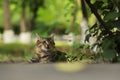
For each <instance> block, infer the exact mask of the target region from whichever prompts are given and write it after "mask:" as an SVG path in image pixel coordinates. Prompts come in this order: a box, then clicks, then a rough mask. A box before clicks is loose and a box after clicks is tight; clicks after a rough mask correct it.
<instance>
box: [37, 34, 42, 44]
mask: <svg viewBox="0 0 120 80" xmlns="http://www.w3.org/2000/svg"><path fill="white" fill-rule="evenodd" d="M36 37H37V42H36V44H37V45H39V43H40V41H41V40H42V37H40V36H39V35H38V34H36Z"/></svg>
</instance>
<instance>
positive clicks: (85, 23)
mask: <svg viewBox="0 0 120 80" xmlns="http://www.w3.org/2000/svg"><path fill="white" fill-rule="evenodd" d="M81 8H82V15H83V17H82V21H81V23H80V26H81V43H84V42H85V36H86V33H85V32H86V30H87V29H88V16H87V10H86V6H85V2H84V0H81Z"/></svg>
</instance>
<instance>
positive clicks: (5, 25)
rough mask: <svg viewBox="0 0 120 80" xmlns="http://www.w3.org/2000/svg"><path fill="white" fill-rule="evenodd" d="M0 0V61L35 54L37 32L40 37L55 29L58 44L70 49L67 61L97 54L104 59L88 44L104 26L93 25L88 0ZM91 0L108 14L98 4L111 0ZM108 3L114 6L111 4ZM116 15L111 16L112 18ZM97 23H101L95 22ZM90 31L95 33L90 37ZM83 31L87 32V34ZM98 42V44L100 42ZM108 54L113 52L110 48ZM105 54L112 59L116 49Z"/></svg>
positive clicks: (101, 4)
mask: <svg viewBox="0 0 120 80" xmlns="http://www.w3.org/2000/svg"><path fill="white" fill-rule="evenodd" d="M0 2H1V3H0V61H1V62H2V61H13V62H14V61H16V60H18V61H21V60H28V59H30V58H31V57H32V56H33V54H34V48H35V41H36V33H37V34H39V35H40V36H43V37H47V36H49V35H50V34H52V33H54V34H55V43H56V46H57V48H58V49H59V50H62V51H64V52H66V53H69V54H68V55H67V57H68V61H81V60H84V59H85V61H86V60H87V61H88V62H91V61H93V60H95V59H96V58H98V56H99V57H100V60H102V59H103V58H102V59H101V57H102V56H101V55H98V56H95V55H93V54H92V53H94V51H93V52H92V51H91V50H90V45H92V44H93V43H95V41H96V39H97V38H96V36H98V35H100V36H101V32H103V29H102V28H100V27H96V25H94V24H95V23H98V21H99V20H98V21H97V19H96V18H95V16H94V11H93V13H92V12H91V9H90V8H91V7H90V6H89V1H86V3H85V1H84V0H19V1H18V0H0ZM118 2H119V1H118ZM91 3H92V4H93V5H94V7H95V8H97V9H99V13H100V15H102V17H104V15H107V14H105V13H104V14H103V13H102V9H100V8H103V7H105V6H109V4H111V3H112V2H111V3H109V2H108V0H105V1H104V0H99V1H96V0H91ZM91 3H90V4H91ZM113 3H114V1H113ZM87 4H88V6H87ZM89 7H90V8H89ZM111 7H114V6H112V5H111ZM109 9H110V10H111V9H112V8H108V10H109ZM100 10H101V11H100ZM105 10H106V8H103V11H104V12H105ZM115 11H116V10H115ZM113 15H114V14H113ZM115 15H116V14H115ZM115 15H114V16H115ZM118 16H119V15H118ZM118 16H115V17H114V18H112V19H113V20H114V19H115V18H116V17H118ZM105 19H106V20H110V19H111V18H110V19H109V15H108V17H107V18H105ZM92 26H93V27H92ZM97 26H101V25H99V23H98V25H97ZM113 26H114V25H113ZM91 27H92V28H91ZM114 27H115V26H114ZM90 28H91V29H90ZM103 28H104V27H103ZM88 29H90V32H89V30H88ZM92 29H94V31H92ZM86 30H87V31H86ZM96 31H97V32H98V33H96ZM89 33H90V34H89ZM93 33H95V34H94V35H95V36H94V37H92V38H90V36H91V35H92V34H93ZM86 34H88V35H87V36H86ZM104 35H105V34H103V35H102V36H104ZM85 37H86V38H85ZM85 39H86V40H88V39H90V40H89V43H84V41H85ZM99 40H100V38H99V39H98V41H99ZM97 45H98V46H99V47H100V45H99V44H97ZM109 45H112V44H111V43H110V44H109ZM109 45H108V46H109ZM108 46H107V47H108ZM102 47H103V46H102ZM99 49H101V48H99ZM95 51H96V50H95ZM96 52H99V50H97V51H96ZM108 53H109V52H108ZM110 54H112V53H111V52H110ZM105 55H107V58H109V59H111V58H113V57H114V55H116V53H113V55H110V56H109V54H106V53H105Z"/></svg>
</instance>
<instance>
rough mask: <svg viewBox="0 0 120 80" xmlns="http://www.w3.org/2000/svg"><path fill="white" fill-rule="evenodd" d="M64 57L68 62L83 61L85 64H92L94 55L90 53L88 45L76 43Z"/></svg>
mask: <svg viewBox="0 0 120 80" xmlns="http://www.w3.org/2000/svg"><path fill="white" fill-rule="evenodd" d="M66 57H67V61H68V62H81V61H83V62H84V61H85V63H93V62H94V60H95V59H94V55H92V54H91V52H90V49H89V45H87V44H80V43H76V42H75V43H74V45H72V46H71V47H70V48H69V51H68V52H67V55H66Z"/></svg>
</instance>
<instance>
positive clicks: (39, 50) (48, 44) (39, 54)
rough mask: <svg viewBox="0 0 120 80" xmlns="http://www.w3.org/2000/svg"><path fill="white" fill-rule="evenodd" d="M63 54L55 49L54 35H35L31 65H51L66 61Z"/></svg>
mask: <svg viewBox="0 0 120 80" xmlns="http://www.w3.org/2000/svg"><path fill="white" fill-rule="evenodd" d="M65 55H66V54H65V53H63V52H61V51H59V50H57V49H56V47H55V42H54V35H51V36H49V37H41V36H39V35H37V42H36V48H35V54H34V56H33V58H32V59H31V62H32V63H37V62H40V63H51V62H61V61H66V57H65Z"/></svg>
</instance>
